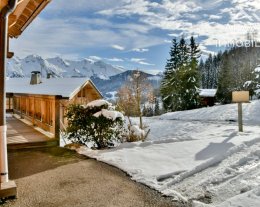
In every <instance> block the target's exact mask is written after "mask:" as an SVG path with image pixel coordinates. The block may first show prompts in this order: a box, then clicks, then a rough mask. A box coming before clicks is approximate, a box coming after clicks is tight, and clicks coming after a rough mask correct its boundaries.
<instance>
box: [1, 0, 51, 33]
mask: <svg viewBox="0 0 260 207" xmlns="http://www.w3.org/2000/svg"><path fill="white" fill-rule="evenodd" d="M50 1H51V0H19V1H18V4H17V6H16V9H15V10H14V11H13V12H12V13H11V14H10V15H9V21H8V27H9V29H8V35H9V37H15V38H17V37H18V36H19V35H20V34H21V33H22V32H23V31H24V30H25V29H26V27H27V26H28V25H29V24H30V23H31V22H32V21H33V20H34V18H35V17H36V16H37V15H38V14H39V13H40V12H41V11H42V10H43V9H44V8H45V6H46V5H47V4H48V3H49V2H50ZM1 2H2V3H0V8H2V7H3V6H4V5H6V4H7V0H3V1H2V0H1Z"/></svg>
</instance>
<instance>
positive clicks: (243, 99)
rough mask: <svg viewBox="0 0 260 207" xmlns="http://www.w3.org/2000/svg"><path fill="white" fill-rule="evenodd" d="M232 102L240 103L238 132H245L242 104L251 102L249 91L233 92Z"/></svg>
mask: <svg viewBox="0 0 260 207" xmlns="http://www.w3.org/2000/svg"><path fill="white" fill-rule="evenodd" d="M232 102H234V103H238V130H239V131H240V132H243V110H242V103H248V102H249V91H233V92H232Z"/></svg>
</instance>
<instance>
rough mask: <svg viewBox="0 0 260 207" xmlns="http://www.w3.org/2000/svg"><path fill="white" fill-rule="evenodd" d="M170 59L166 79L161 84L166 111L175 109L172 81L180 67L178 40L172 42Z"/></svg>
mask: <svg viewBox="0 0 260 207" xmlns="http://www.w3.org/2000/svg"><path fill="white" fill-rule="evenodd" d="M169 54H170V59H168V60H167V63H166V66H165V71H164V78H163V80H162V82H161V88H160V92H161V95H162V100H163V107H164V108H165V110H166V111H172V109H173V97H172V85H171V82H170V79H171V78H172V77H174V76H175V69H176V68H177V67H178V65H179V62H180V60H179V56H180V55H179V48H178V42H177V40H176V39H173V40H172V46H171V49H170V53H169Z"/></svg>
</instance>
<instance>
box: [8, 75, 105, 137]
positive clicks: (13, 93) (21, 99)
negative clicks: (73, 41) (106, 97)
mask: <svg viewBox="0 0 260 207" xmlns="http://www.w3.org/2000/svg"><path fill="white" fill-rule="evenodd" d="M33 75H34V74H32V78H31V79H30V78H10V79H8V80H7V81H6V92H7V99H6V106H7V107H6V108H7V110H8V111H11V112H13V113H14V115H16V117H19V118H22V119H25V120H27V121H29V122H31V123H32V125H33V126H36V127H39V128H41V129H43V130H44V131H46V132H48V134H50V135H51V136H52V137H53V138H56V139H59V134H60V128H64V126H65V125H66V119H65V117H64V115H65V112H66V107H67V106H68V105H70V104H87V103H88V102H90V101H93V100H96V99H101V98H102V95H101V93H100V92H99V91H98V90H97V88H96V87H95V85H94V84H93V83H92V81H91V80H89V79H88V78H49V79H40V80H39V81H38V82H37V81H36V82H35V83H33V82H34V81H33Z"/></svg>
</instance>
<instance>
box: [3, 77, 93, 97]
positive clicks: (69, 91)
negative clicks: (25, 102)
mask: <svg viewBox="0 0 260 207" xmlns="http://www.w3.org/2000/svg"><path fill="white" fill-rule="evenodd" d="M30 80H31V79H30V78H8V79H6V93H25V94H39V95H54V96H62V97H63V98H72V96H73V95H74V94H75V93H76V92H77V91H78V90H80V88H81V87H82V86H83V85H84V84H85V83H86V82H87V81H89V78H50V79H45V78H42V83H40V84H36V85H30Z"/></svg>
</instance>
